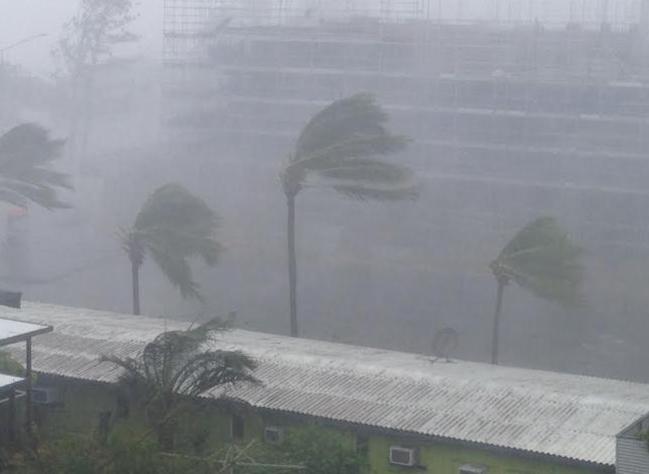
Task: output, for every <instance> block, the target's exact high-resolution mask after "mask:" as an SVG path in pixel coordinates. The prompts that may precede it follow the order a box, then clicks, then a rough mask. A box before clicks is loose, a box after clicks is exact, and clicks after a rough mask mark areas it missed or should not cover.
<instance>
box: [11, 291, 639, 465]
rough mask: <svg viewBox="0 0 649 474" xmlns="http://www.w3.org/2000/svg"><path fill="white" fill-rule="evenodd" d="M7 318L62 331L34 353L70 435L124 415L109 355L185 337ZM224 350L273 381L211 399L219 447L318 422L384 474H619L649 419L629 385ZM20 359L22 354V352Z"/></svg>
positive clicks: (152, 329) (371, 353) (342, 349)
mask: <svg viewBox="0 0 649 474" xmlns="http://www.w3.org/2000/svg"><path fill="white" fill-rule="evenodd" d="M0 317H8V318H14V319H20V320H23V321H27V322H31V323H39V324H47V325H51V326H54V328H55V330H54V332H52V333H50V334H47V335H43V336H41V337H40V338H39V339H38V344H35V345H34V348H33V366H34V370H36V371H37V372H38V373H40V374H41V375H40V376H39V385H46V386H48V387H50V388H57V387H58V388H59V391H58V392H55V391H52V392H51V393H49V392H44V393H45V395H43V400H44V401H47V399H48V396H51V397H52V400H54V401H57V402H59V403H58V404H57V406H58V408H56V409H53V410H52V414H51V416H61V417H63V418H65V421H66V423H65V424H67V426H70V425H74V423H75V420H77V421H79V420H80V419H81V418H85V419H87V418H88V417H92V416H94V417H95V418H97V417H98V416H99V414H100V413H101V412H102V411H105V410H106V409H110V407H111V406H112V405H111V404H114V398H113V397H114V394H113V385H112V383H113V382H115V381H116V380H117V378H118V377H119V371H118V370H117V369H116V368H115V367H114V366H112V365H109V364H104V363H99V361H98V359H99V357H100V356H101V355H103V354H114V355H118V356H120V357H127V356H135V355H137V353H138V352H139V351H140V350H141V349H142V348H143V346H144V345H145V344H146V343H147V342H148V341H151V340H152V339H153V338H155V336H157V335H158V334H159V333H161V332H163V331H166V330H178V329H185V328H187V323H182V322H178V321H171V320H166V321H165V320H162V319H154V318H147V317H141V316H132V315H123V314H115V313H108V312H102V311H93V310H88V309H80V308H67V307H61V306H54V305H46V304H34V303H26V304H24V306H23V309H21V310H16V309H11V308H2V309H0ZM213 344H214V345H215V347H218V348H219V349H227V350H235V349H236V350H241V351H243V352H245V353H247V354H249V355H251V356H253V357H254V358H256V359H257V361H258V363H259V366H258V368H257V369H256V371H255V375H256V377H257V378H258V379H259V380H260V381H261V382H262V383H261V384H258V385H252V384H250V385H248V384H244V385H238V386H236V387H233V388H228V389H227V390H225V391H223V390H215V391H213V392H210V393H206V394H205V397H204V398H205V400H204V401H205V402H206V403H209V402H210V401H211V400H214V402H215V406H216V405H217V404H218V405H219V408H218V409H217V410H215V411H214V416H211V415H210V416H209V417H207V416H206V417H205V420H208V422H209V423H213V424H214V431H215V432H216V433H218V434H219V436H220V437H222V438H228V439H233V438H234V439H237V438H243V439H247V438H250V437H258V438H259V439H260V440H263V441H265V442H269V443H273V442H277V441H278V440H281V437H282V435H283V433H284V431H286V430H290V429H292V427H294V426H296V425H300V424H304V423H310V424H312V423H317V424H319V425H321V426H323V427H329V428H332V429H336V430H339V431H341V432H343V433H345V434H347V435H349V439H350V440H351V441H350V442H354V443H355V444H356V446H357V447H358V449H362V450H364V451H365V452H366V453H367V456H368V460H369V465H370V469H369V471H370V472H371V473H376V474H379V473H380V474H383V473H392V472H407V471H408V470H410V471H412V472H429V473H436V474H437V473H443V474H451V473H453V474H456V473H457V474H481V473H483V474H487V473H488V474H545V473H548V474H550V473H552V474H586V473H613V472H615V464H616V437H617V435H618V434H619V433H621V432H623V431H624V430H625V429H627V428H628V427H629V426H631V425H633V424H637V423H638V422H639V421H641V420H642V419H644V418H645V417H646V415H647V414H649V386H647V385H642V384H636V383H631V382H624V381H617V380H608V379H599V378H593V377H586V376H578V375H569V374H560V373H551V372H544V371H536V370H527V369H519V368H510V367H501V366H491V365H485V364H479V363H471V362H461V361H450V362H446V361H435V360H433V359H431V358H430V357H427V356H425V355H420V354H408V353H402V352H394V351H388V350H381V349H372V348H364V347H356V346H349V345H342V344H334V343H329V342H322V341H314V340H307V339H294V338H289V337H284V336H277V335H271V334H263V333H257V332H250V331H243V330H232V331H227V332H224V333H221V334H218V335H217V336H216V338H215V340H214V342H213ZM11 350H12V352H13V353H14V354H15V355H16V356H17V357H21V356H22V352H21V351H22V348H21V347H16V348H12V349H11ZM45 388H47V387H45ZM48 393H49V394H48ZM223 400H225V401H226V405H227V406H228V407H231V408H233V409H232V410H226V409H223V406H224V405H223V403H222V401H223ZM217 401H219V402H218V403H216V402H217ZM236 407H246V409H240V410H238V409H236ZM57 425H58V423H57ZM79 426H81V422H80V421H79ZM631 472H633V471H631Z"/></svg>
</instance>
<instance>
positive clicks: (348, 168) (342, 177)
mask: <svg viewBox="0 0 649 474" xmlns="http://www.w3.org/2000/svg"><path fill="white" fill-rule="evenodd" d="M317 173H318V175H319V176H321V177H324V178H328V179H331V180H336V181H338V180H339V181H355V182H367V183H376V184H399V183H404V182H408V181H410V180H412V171H410V170H409V169H408V168H406V167H405V166H401V165H396V164H392V163H386V162H385V161H379V160H373V159H369V158H363V159H354V160H335V161H332V162H331V163H330V164H329V166H326V167H325V166H323V167H322V168H321V169H318V170H317Z"/></svg>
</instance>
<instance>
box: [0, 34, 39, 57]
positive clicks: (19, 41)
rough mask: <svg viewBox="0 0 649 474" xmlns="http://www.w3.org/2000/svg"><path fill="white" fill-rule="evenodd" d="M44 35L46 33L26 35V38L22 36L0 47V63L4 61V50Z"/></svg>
mask: <svg viewBox="0 0 649 474" xmlns="http://www.w3.org/2000/svg"><path fill="white" fill-rule="evenodd" d="M45 36H47V33H40V34H37V35H31V36H27V37H26V38H23V39H21V40H18V41H16V42H14V43H11V44H8V45H7V46H4V47H2V48H0V65H3V64H4V62H5V51H9V50H10V49H14V48H15V47H17V46H20V45H23V44H25V43H29V42H31V41H34V40H35V39H38V38H43V37H45Z"/></svg>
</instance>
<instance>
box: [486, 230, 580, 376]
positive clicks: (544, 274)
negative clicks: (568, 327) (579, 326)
mask: <svg viewBox="0 0 649 474" xmlns="http://www.w3.org/2000/svg"><path fill="white" fill-rule="evenodd" d="M581 254H582V250H581V248H580V247H579V246H577V245H576V244H574V243H573V242H572V241H571V239H570V238H569V236H568V235H567V234H566V233H565V232H564V231H563V230H562V229H561V227H559V225H558V224H557V222H556V220H555V219H554V218H552V217H540V218H538V219H536V220H534V221H532V222H531V223H529V224H528V225H526V226H525V227H523V229H521V230H520V231H519V232H518V233H517V234H516V235H515V236H514V238H513V239H512V240H511V241H510V242H509V243H508V244H507V245H506V246H505V248H504V249H503V250H502V252H500V255H498V258H496V259H495V260H494V261H493V262H491V264H490V265H489V268H490V269H491V272H492V273H493V275H494V277H495V279H496V283H497V285H498V286H497V293H496V310H495V314H494V321H493V336H492V341H491V363H492V364H497V363H498V336H499V332H500V317H501V313H502V302H503V293H504V291H505V287H506V286H507V285H508V284H509V283H510V282H511V281H514V282H515V283H516V284H517V285H518V286H520V287H521V288H524V289H526V290H528V291H530V292H532V294H534V295H536V296H538V297H539V298H543V299H547V300H550V301H554V302H556V303H559V304H560V305H561V306H564V307H572V306H575V305H578V304H579V303H580V302H581V283H582V280H583V267H582V264H581Z"/></svg>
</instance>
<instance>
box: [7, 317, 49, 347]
mask: <svg viewBox="0 0 649 474" xmlns="http://www.w3.org/2000/svg"><path fill="white" fill-rule="evenodd" d="M51 330H52V328H51V327H48V326H47V325H44V326H42V325H40V324H32V323H26V322H23V321H15V320H12V319H0V345H4V344H11V343H14V342H17V341H24V340H25V339H27V338H28V337H31V336H37V335H39V334H44V333H46V332H49V331H51Z"/></svg>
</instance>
